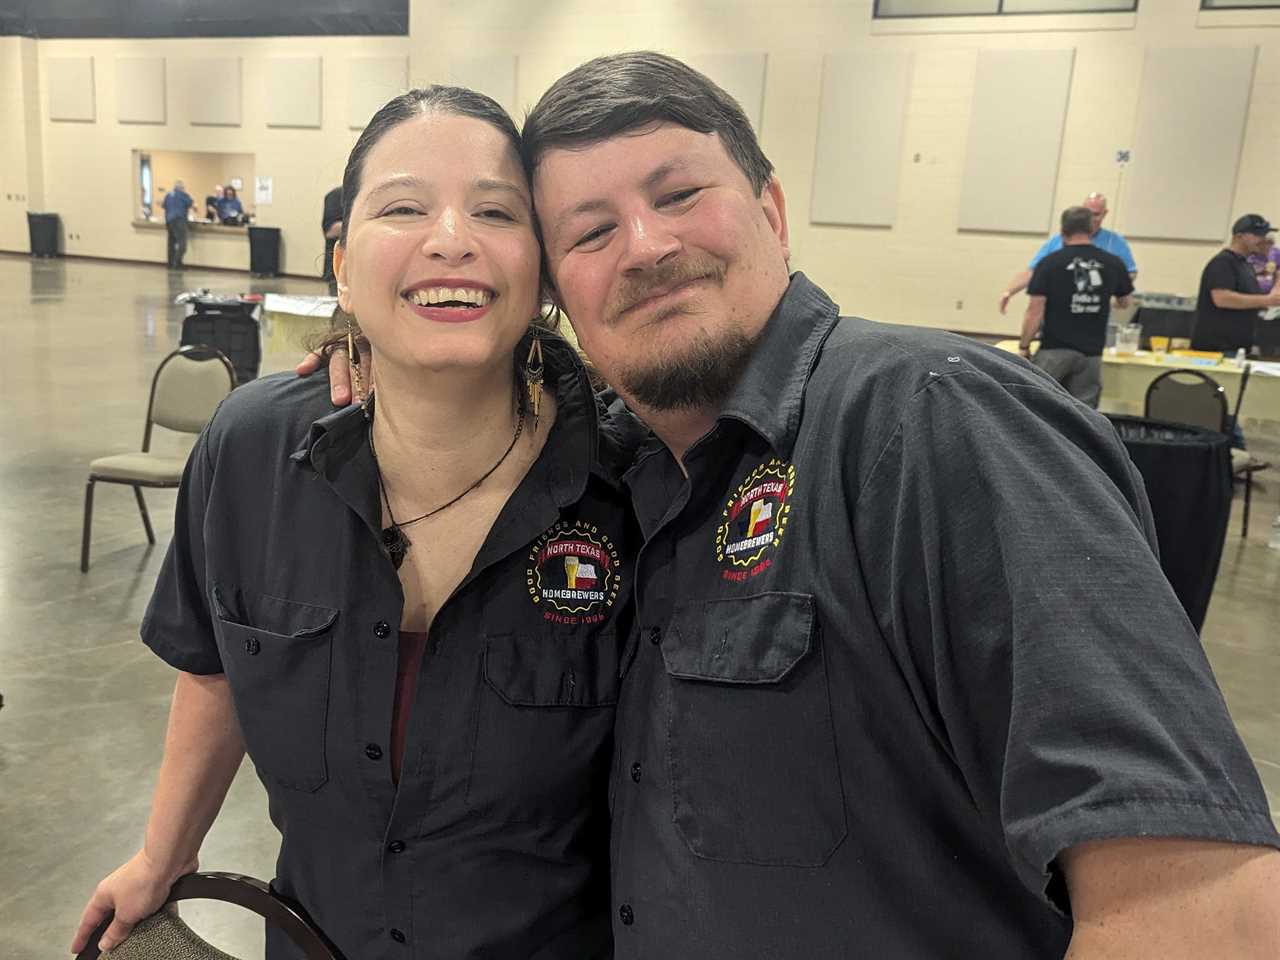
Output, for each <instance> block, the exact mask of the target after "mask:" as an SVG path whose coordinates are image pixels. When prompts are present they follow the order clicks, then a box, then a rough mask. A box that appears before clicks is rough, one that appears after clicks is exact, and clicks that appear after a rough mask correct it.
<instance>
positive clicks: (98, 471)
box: [89, 453, 187, 486]
mask: <svg viewBox="0 0 1280 960" xmlns="http://www.w3.org/2000/svg"><path fill="white" fill-rule="evenodd" d="M186 464H187V458H186V457H168V456H160V455H157V454H152V453H118V454H116V455H115V456H111V457H99V458H98V459H97V460H94V461H92V462H91V463H90V464H89V475H90V476H92V477H95V478H97V479H99V480H119V481H123V482H125V483H128V482H131V481H137V482H140V483H171V484H173V485H174V486H177V484H178V482H179V481H180V480H181V479H182V469H183V467H185V466H186Z"/></svg>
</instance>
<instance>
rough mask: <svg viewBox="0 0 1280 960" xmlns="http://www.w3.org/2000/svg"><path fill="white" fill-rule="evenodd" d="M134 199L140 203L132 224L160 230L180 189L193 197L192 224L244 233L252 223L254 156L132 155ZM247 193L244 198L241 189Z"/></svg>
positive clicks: (177, 152)
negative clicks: (155, 227)
mask: <svg viewBox="0 0 1280 960" xmlns="http://www.w3.org/2000/svg"><path fill="white" fill-rule="evenodd" d="M132 169H133V171H134V175H135V176H136V177H137V183H136V184H135V185H134V189H133V194H134V196H137V197H139V199H140V203H139V207H138V214H137V215H136V216H135V222H136V223H140V224H146V223H154V224H158V225H163V224H164V222H165V220H166V219H167V217H168V214H167V213H166V211H172V210H173V209H175V204H174V203H172V202H170V203H168V204H167V203H166V201H168V200H169V195H170V194H171V193H173V192H174V190H175V187H176V186H177V185H178V184H179V183H181V184H182V186H183V190H184V191H185V192H186V193H187V194H188V196H190V197H191V204H190V206H189V208H187V204H186V203H177V204H176V207H177V208H187V219H188V220H189V221H191V222H192V223H195V224H204V225H207V226H217V227H244V226H245V225H247V224H248V223H251V222H252V220H253V213H254V211H253V207H252V204H253V196H252V185H253V174H254V156H253V154H251V153H199V152H196V151H192V150H135V151H133V164H132ZM246 185H248V187H249V190H248V192H246V190H245V187H246Z"/></svg>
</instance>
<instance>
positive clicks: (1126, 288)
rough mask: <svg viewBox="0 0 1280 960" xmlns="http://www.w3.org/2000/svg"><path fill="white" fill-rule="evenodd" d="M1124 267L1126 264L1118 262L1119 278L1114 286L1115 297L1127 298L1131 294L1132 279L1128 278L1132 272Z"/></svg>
mask: <svg viewBox="0 0 1280 960" xmlns="http://www.w3.org/2000/svg"><path fill="white" fill-rule="evenodd" d="M1126 266H1127V264H1125V263H1124V262H1123V261H1121V262H1120V277H1119V282H1118V283H1117V284H1116V296H1117V297H1127V296H1129V294H1131V293H1133V277H1132V276H1130V274H1131V273H1132V272H1133V271H1132V269H1130V270H1126V269H1125V267H1126Z"/></svg>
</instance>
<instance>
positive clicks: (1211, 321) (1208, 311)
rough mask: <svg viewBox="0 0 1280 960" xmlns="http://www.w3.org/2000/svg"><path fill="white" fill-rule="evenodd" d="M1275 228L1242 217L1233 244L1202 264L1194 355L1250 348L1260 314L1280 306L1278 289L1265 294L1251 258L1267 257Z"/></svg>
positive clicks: (1254, 218)
mask: <svg viewBox="0 0 1280 960" xmlns="http://www.w3.org/2000/svg"><path fill="white" fill-rule="evenodd" d="M1275 229H1276V228H1275V227H1273V226H1272V225H1271V224H1270V223H1268V222H1267V218H1266V217H1264V216H1262V215H1261V214H1257V213H1246V214H1245V215H1244V216H1243V217H1241V218H1240V219H1239V220H1237V221H1236V222H1235V224H1233V225H1232V227H1231V243H1230V244H1228V245H1227V246H1225V247H1223V248H1222V249H1221V250H1219V251H1218V252H1217V253H1216V254H1214V256H1213V259H1212V260H1210V261H1209V262H1208V263H1207V264H1205V268H1204V272H1203V273H1201V274H1200V293H1199V295H1198V296H1197V297H1196V326H1195V332H1194V333H1193V334H1192V336H1191V346H1192V347H1193V348H1195V349H1196V350H1221V351H1222V352H1223V353H1234V352H1235V351H1237V350H1239V349H1241V348H1244V349H1245V350H1248V349H1249V348H1250V347H1252V346H1253V332H1254V331H1253V328H1254V322H1255V321H1256V320H1257V317H1258V311H1259V310H1263V309H1266V308H1267V307H1275V306H1280V290H1277V289H1275V288H1272V291H1271V292H1270V293H1263V292H1262V288H1261V287H1259V286H1258V278H1257V276H1256V274H1255V273H1254V270H1253V266H1252V265H1251V264H1250V263H1249V259H1248V258H1249V257H1250V255H1253V254H1258V255H1265V248H1266V242H1267V234H1269V233H1274V232H1275Z"/></svg>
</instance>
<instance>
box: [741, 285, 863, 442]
mask: <svg viewBox="0 0 1280 960" xmlns="http://www.w3.org/2000/svg"><path fill="white" fill-rule="evenodd" d="M839 318H840V308H839V307H838V306H836V304H835V303H833V302H832V301H831V298H830V297H828V296H827V295H826V294H825V293H823V292H822V290H820V289H819V288H818V287H817V286H816V285H815V284H814V283H813V282H812V281H810V280H809V278H808V277H806V276H805V275H804V274H803V273H799V272H797V273H795V274H793V275H792V277H791V283H790V284H789V285H788V286H787V291H786V293H784V294H783V295H782V299H781V300H780V301H779V302H778V305H777V307H775V308H774V311H773V314H772V315H771V316H770V317H769V322H768V323H767V324H766V325H765V328H764V332H763V333H762V334H761V336H760V340H759V342H758V343H757V344H756V347H755V350H754V351H753V352H752V355H751V360H750V361H749V362H748V364H747V369H746V371H745V372H744V373H743V375H742V379H740V380H739V381H738V385H737V386H736V387H735V388H734V390H733V393H732V394H730V396H729V400H728V402H727V403H726V404H725V405H724V408H723V409H722V410H721V412H720V416H719V418H718V419H720V420H727V419H731V420H739V421H741V422H742V423H745V424H746V425H747V426H748V427H750V428H751V429H752V430H754V431H755V432H756V433H758V434H760V436H761V437H763V438H764V439H765V440H767V441H768V442H769V445H770V446H772V447H773V449H774V451H775V452H776V453H777V454H778V456H779V457H781V458H782V459H784V460H786V459H788V458H789V457H790V456H791V450H792V447H793V446H794V445H795V439H796V433H797V432H798V430H799V427H800V411H801V408H802V406H803V403H804V390H805V386H806V385H807V384H808V383H809V376H810V374H811V373H812V372H813V367H814V364H815V363H816V362H817V357H818V353H819V351H820V350H821V349H822V344H823V343H824V342H825V341H826V339H827V335H828V334H830V333H831V330H832V328H833V327H835V324H836V321H837V320H838V319H839Z"/></svg>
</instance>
